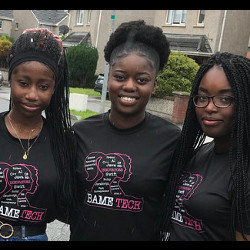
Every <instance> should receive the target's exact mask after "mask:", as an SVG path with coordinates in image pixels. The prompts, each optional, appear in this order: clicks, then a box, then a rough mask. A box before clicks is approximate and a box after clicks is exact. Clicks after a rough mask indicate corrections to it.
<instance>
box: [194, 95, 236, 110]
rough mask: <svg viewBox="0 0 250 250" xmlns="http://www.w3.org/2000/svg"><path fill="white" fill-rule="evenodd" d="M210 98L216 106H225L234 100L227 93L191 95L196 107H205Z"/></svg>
mask: <svg viewBox="0 0 250 250" xmlns="http://www.w3.org/2000/svg"><path fill="white" fill-rule="evenodd" d="M210 98H211V99H212V101H213V104H214V105H215V106H216V107H217V108H227V107H229V106H230V105H231V104H232V102H233V100H234V97H232V96H228V95H215V96H206V95H195V96H193V102H194V105H195V106H196V107H197V108H205V107H206V106H207V105H208V103H209V99H210Z"/></svg>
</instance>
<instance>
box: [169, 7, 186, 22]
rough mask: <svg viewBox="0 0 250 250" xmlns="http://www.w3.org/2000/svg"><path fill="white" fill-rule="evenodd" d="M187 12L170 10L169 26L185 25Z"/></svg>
mask: <svg viewBox="0 0 250 250" xmlns="http://www.w3.org/2000/svg"><path fill="white" fill-rule="evenodd" d="M186 16H187V10H168V13H167V19H166V23H167V24H184V23H185V22H186Z"/></svg>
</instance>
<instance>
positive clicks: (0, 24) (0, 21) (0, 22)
mask: <svg viewBox="0 0 250 250" xmlns="http://www.w3.org/2000/svg"><path fill="white" fill-rule="evenodd" d="M2 28H3V21H2V20H0V29H2Z"/></svg>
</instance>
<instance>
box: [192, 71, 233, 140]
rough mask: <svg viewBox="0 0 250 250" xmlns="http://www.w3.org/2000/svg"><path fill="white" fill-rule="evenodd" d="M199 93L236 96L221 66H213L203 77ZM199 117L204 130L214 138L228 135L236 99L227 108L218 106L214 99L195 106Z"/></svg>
mask: <svg viewBox="0 0 250 250" xmlns="http://www.w3.org/2000/svg"><path fill="white" fill-rule="evenodd" d="M198 95H206V96H217V95H227V96H232V97H233V96H234V95H233V91H232V88H231V86H230V84H229V82H228V80H227V77H226V75H225V73H224V70H223V69H222V68H221V67H219V66H214V67H212V68H211V69H210V70H209V71H208V72H207V73H206V74H205V75H204V77H203V78H202V80H201V82H200V86H199V89H198ZM195 110H196V116H197V119H198V121H199V123H200V125H201V128H202V130H203V132H204V133H205V134H206V135H207V136H210V137H213V138H223V137H225V136H226V137H228V135H229V134H230V133H231V130H232V124H233V117H234V101H232V103H231V105H230V106H229V107H227V108H218V107H216V106H215V105H214V104H213V101H212V99H211V98H210V99H209V103H208V105H207V106H206V107H204V108H197V107H196V108H195Z"/></svg>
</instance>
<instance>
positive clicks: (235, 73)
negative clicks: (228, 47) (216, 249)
mask: <svg viewBox="0 0 250 250" xmlns="http://www.w3.org/2000/svg"><path fill="white" fill-rule="evenodd" d="M215 65H220V66H221V67H222V68H223V70H224V72H225V74H226V77H227V79H228V81H229V83H230V85H231V87H232V90H233V93H234V96H235V116H234V121H233V128H232V132H231V145H230V149H229V157H228V162H229V166H230V171H231V177H232V192H231V199H232V207H231V231H232V237H233V238H235V231H236V222H237V228H238V230H239V231H240V232H241V233H242V235H243V237H244V238H245V239H246V237H245V233H244V225H246V224H247V223H248V224H249V223H250V221H249V218H247V216H246V211H247V204H246V190H247V186H248V185H249V182H248V177H247V176H248V175H247V174H249V160H250V130H249V126H250V61H249V60H248V59H247V58H245V57H242V56H236V55H233V54H230V53H216V54H215V55H214V56H212V57H211V58H210V59H209V61H208V62H207V63H205V64H203V65H202V66H201V67H200V69H199V70H198V72H197V74H196V76H195V79H194V81H193V86H192V90H191V95H190V96H191V97H192V96H193V95H196V94H197V93H198V88H199V85H200V81H201V79H202V78H203V76H204V75H205V74H206V72H207V71H208V70H209V69H210V68H211V67H213V66H215ZM204 140H205V135H204V133H203V131H202V129H201V127H200V125H199V122H198V120H197V118H196V113H195V106H194V104H193V102H192V98H190V100H189V103H188V108H187V112H186V118H185V121H184V124H183V128H182V133H181V138H180V140H179V145H178V146H177V147H176V152H175V154H174V160H173V165H172V169H171V170H170V175H171V178H170V182H169V183H168V185H167V187H166V192H165V201H164V210H163V215H162V224H161V230H162V231H165V232H166V231H168V230H169V226H170V222H171V214H172V209H173V207H174V203H175V195H176V192H177V189H178V186H179V185H178V184H179V180H180V176H181V173H182V171H183V170H184V169H185V166H186V164H187V162H189V161H190V159H191V158H192V156H193V154H194V153H195V150H197V149H199V147H200V146H201V145H202V144H203V142H204ZM235 141H236V145H235ZM246 220H247V221H246Z"/></svg>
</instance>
